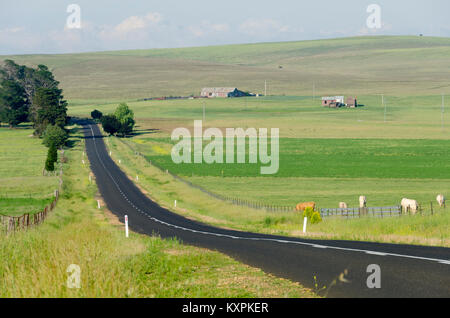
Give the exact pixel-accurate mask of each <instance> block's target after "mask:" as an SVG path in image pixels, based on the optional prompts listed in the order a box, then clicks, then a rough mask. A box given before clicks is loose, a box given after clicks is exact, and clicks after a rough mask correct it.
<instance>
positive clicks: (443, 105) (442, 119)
mask: <svg viewBox="0 0 450 318" xmlns="http://www.w3.org/2000/svg"><path fill="white" fill-rule="evenodd" d="M444 96H445V95H444V94H443V93H442V106H441V125H442V131H443V130H444V107H445V97H444Z"/></svg>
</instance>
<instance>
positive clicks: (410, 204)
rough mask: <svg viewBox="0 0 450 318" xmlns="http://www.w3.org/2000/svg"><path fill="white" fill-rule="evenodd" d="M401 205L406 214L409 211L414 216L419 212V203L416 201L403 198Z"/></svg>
mask: <svg viewBox="0 0 450 318" xmlns="http://www.w3.org/2000/svg"><path fill="white" fill-rule="evenodd" d="M401 205H402V210H403V212H405V213H406V212H408V211H409V212H411V213H412V214H416V213H417V211H418V210H419V203H417V201H416V200H411V199H406V198H403V199H402V202H401Z"/></svg>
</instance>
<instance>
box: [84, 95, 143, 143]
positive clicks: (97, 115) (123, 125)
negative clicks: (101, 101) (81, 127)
mask: <svg viewBox="0 0 450 318" xmlns="http://www.w3.org/2000/svg"><path fill="white" fill-rule="evenodd" d="M91 117H92V118H93V119H94V120H99V121H100V123H101V124H102V127H103V130H104V131H105V132H106V133H108V134H110V135H119V136H122V137H124V136H126V135H129V134H130V133H131V132H132V131H133V128H134V124H135V121H134V112H133V110H131V109H130V108H129V107H128V105H127V104H125V103H121V104H119V106H118V107H117V108H116V110H115V112H114V113H113V114H109V115H103V114H102V113H101V112H100V111H98V110H94V111H92V112H91Z"/></svg>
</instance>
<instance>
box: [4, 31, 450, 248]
mask: <svg viewBox="0 0 450 318" xmlns="http://www.w3.org/2000/svg"><path fill="white" fill-rule="evenodd" d="M449 53H450V39H447V38H429V37H357V38H345V39H335V40H320V41H303V42H285V43H262V44H249V45H230V46H217V47H199V48H182V49H154V50H136V51H120V52H99V53H84V54H66V55H32V56H14V57H10V58H13V59H15V60H16V61H17V62H18V63H26V64H28V65H35V64H38V63H44V64H47V65H49V66H50V67H51V68H52V69H53V70H54V72H55V74H56V77H57V79H58V80H60V81H61V86H62V88H63V89H64V92H65V96H66V98H68V100H69V106H70V107H69V113H70V115H73V116H89V114H90V112H91V111H92V110H93V109H95V108H96V109H99V110H100V111H102V112H104V113H111V112H113V110H114V109H115V107H117V105H118V103H119V102H120V101H126V102H127V103H128V105H129V106H130V107H131V108H132V109H133V110H134V112H135V115H136V120H137V126H136V131H135V134H134V135H133V136H132V137H131V138H128V139H127V140H126V142H127V143H128V144H129V145H130V146H131V147H132V149H135V150H137V151H140V152H141V153H143V154H144V155H145V156H146V158H147V159H148V160H150V161H152V162H154V163H157V164H159V165H160V166H162V167H163V168H164V169H168V170H170V171H171V172H173V173H176V174H179V175H181V176H183V177H184V178H186V179H188V180H190V181H191V182H193V183H195V184H198V185H201V186H203V187H205V188H207V189H209V190H211V191H213V192H217V193H220V194H223V195H228V196H233V197H239V198H241V199H246V200H252V201H258V202H262V203H265V204H275V205H295V204H296V203H298V202H302V201H316V202H317V204H318V205H319V206H320V207H327V208H332V207H337V206H338V203H339V202H341V201H345V202H347V203H348V204H349V206H356V205H357V204H358V197H359V196H360V195H365V196H367V199H368V204H369V206H392V205H398V204H399V203H400V200H401V199H402V198H403V197H409V198H413V199H416V200H418V201H419V202H420V204H421V205H422V206H423V207H424V209H429V207H430V202H434V204H435V205H436V202H435V198H436V195H437V194H439V193H442V194H444V195H445V196H446V197H450V182H449V181H450V173H449V171H450V170H449V169H448V168H449V167H448V166H449V162H450V150H449V147H448V146H449V143H450V117H449V113H450V110H449V108H448V100H449V97H448V95H450V81H449V78H448V73H449V71H450V60H449V59H448V56H449ZM280 66H282V67H281V68H280ZM265 80H267V81H268V95H269V96H267V97H252V98H250V97H249V98H239V99H214V100H211V99H209V100H200V99H193V100H189V99H186V100H166V101H140V99H143V98H147V97H158V96H170V95H173V96H179V95H189V94H194V95H198V94H199V93H200V90H201V88H202V87H205V86H236V87H238V88H239V89H241V90H245V91H251V92H254V93H263V91H264V81H265ZM313 86H314V87H315V90H314V91H313ZM381 94H383V95H384V100H385V101H386V107H384V105H382V102H381V101H382V96H381ZM442 94H445V95H446V102H445V103H446V104H445V108H444V112H442V108H441V102H442V96H441V95H442ZM323 95H346V96H357V97H358V102H359V103H360V104H363V107H360V108H357V109H328V108H323V107H322V106H321V105H320V104H321V102H320V97H321V96H323ZM314 97H315V98H314ZM204 108H205V110H206V112H205V122H204V123H203V126H204V129H206V128H209V127H217V128H220V129H222V130H223V131H224V129H225V128H228V127H242V128H244V129H245V128H248V127H254V128H279V130H280V138H281V139H280V169H279V172H278V173H277V174H276V175H271V176H262V175H260V174H259V173H258V171H259V167H260V165H249V164H245V165H239V164H233V165H217V164H215V165H206V164H202V165H194V164H191V165H185V164H183V165H175V164H173V162H172V161H171V158H170V151H171V147H172V145H173V143H172V142H171V141H170V135H171V133H172V131H173V129H175V128H177V127H186V128H188V129H189V130H190V131H191V132H192V129H193V122H194V120H200V119H202V118H203V109H204ZM111 147H116V148H114V149H115V150H116V153H115V154H113V157H114V156H115V158H116V159H122V160H123V161H124V162H125V163H126V164H125V165H124V166H123V168H124V169H129V170H127V172H129V173H130V175H131V176H132V175H133V174H135V173H139V174H144V175H145V174H150V175H146V176H145V178H144V176H143V178H144V179H142V182H143V185H146V186H147V187H148V189H149V192H150V193H151V194H152V197H153V198H154V199H155V200H159V201H160V202H162V203H164V204H167V205H169V204H171V201H172V202H173V199H177V200H179V201H178V202H182V203H183V204H185V206H186V209H185V211H179V212H180V213H185V214H186V215H188V216H190V217H193V218H198V219H200V220H202V221H205V222H209V223H215V224H218V225H222V226H228V227H240V228H246V229H252V230H262V231H266V230H267V231H269V232H270V231H282V232H284V233H287V234H292V233H293V231H294V228H295V227H298V224H296V223H295V222H297V221H298V220H296V221H295V222H294V221H293V220H294V217H290V216H282V217H285V219H284V220H285V221H286V220H287V221H286V222H285V221H283V222H284V223H286V224H284V225H283V222H272V221H270V220H268V221H266V219H267V217H269V218H272V216H267V215H264V214H258V213H257V212H255V213H254V214H252V213H253V212H250V211H241V210H240V209H239V208H237V207H234V206H231V207H230V206H228V205H226V204H224V203H222V202H213V201H209V199H207V198H201V199H200V196H199V195H198V193H196V192H195V191H194V192H191V191H190V190H188V189H184V188H183V185H175V184H174V185H171V186H168V188H167V189H165V190H164V191H163V190H161V191H158V190H155V189H153V190H152V191H150V189H152V188H151V187H154V186H158V187H163V186H164V184H165V183H164V182H166V181H167V180H166V181H156V180H157V179H158V178H157V177H156V175H155V174H157V173H158V172H157V171H156V170H146V169H147V167H146V165H147V164H148V163H147V162H145V161H133V160H134V159H133V158H132V157H128V156H129V154H127V153H126V152H127V151H130V150H129V149H128V148H127V147H123V146H121V145H119V144H117V143H114V144H113V145H111ZM161 178H162V177H161ZM163 179H164V178H163ZM144 181H145V182H144ZM159 182H162V184H160V183H159ZM200 201H201V202H200ZM213 206H214V207H215V210H214V211H212V209H213V208H212V207H213ZM230 209H235V210H234V211H233V212H229V211H230ZM217 211H222V212H221V213H223V215H221V214H220V213H218V212H217ZM442 212H443V213H446V212H445V211H442ZM244 214H245V215H244ZM446 215H448V213H446ZM282 217H281V216H280V218H282ZM291 221H292V222H291ZM333 222H334V221H326V222H323V223H322V224H323V225H321V227H320V228H319V227H317V228H316V229H317V232H320V233H322V234H323V235H325V236H326V235H329V234H330V233H335V234H336V235H340V234H339V233H341V234H342V237H343V238H352V235H351V232H349V229H350V230H354V231H355V233H354V234H355V235H357V233H359V234H358V235H359V238H361V234H365V233H366V234H368V233H370V235H372V237H368V238H367V239H374V237H375V239H377V237H378V238H379V239H381V236H382V235H385V234H386V235H402V236H412V237H421V238H424V237H425V238H427V239H428V238H429V239H436V240H438V242H437V244H441V245H442V244H444V245H445V244H448V241H446V240H448V235H449V230H448V229H449V223H448V217H443V219H439V220H438V221H436V220H435V219H433V221H430V222H427V221H423V222H424V224H428V226H427V227H426V229H423V228H421V227H420V226H419V227H417V226H415V225H414V224H416V223H415V222H417V220H413V221H411V223H408V222H407V221H401V222H403V226H402V229H400V226H399V228H398V229H396V228H395V224H396V222H400V221H395V220H391V221H379V220H377V221H372V222H373V224H372V226H371V228H377V227H376V226H375V225H376V224H382V223H380V222H390V223H389V224H386V227H383V226H381V227H380V228H377V230H375V231H374V232H371V229H369V228H367V223H364V222H360V221H348V223H345V225H342V224H341V225H339V224H340V223H333ZM358 222H359V223H358ZM252 223H253V224H252ZM419 223H420V222H419ZM336 224H337V225H336ZM383 224H384V223H383ZM266 225H269V226H268V227H267V228H265V226H266ZM335 225H336V226H335ZM399 225H400V223H399ZM408 226H409V228H408ZM405 227H406V229H405ZM339 229H341V231H339ZM421 231H422V232H423V235H421V234H420V233H421ZM344 232H345V234H344ZM389 239H391V238H389ZM419 241H420V240H419ZM433 242H434V241H433ZM419 243H420V242H419ZM428 243H429V242H428Z"/></svg>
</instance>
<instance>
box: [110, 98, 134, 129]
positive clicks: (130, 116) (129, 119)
mask: <svg viewBox="0 0 450 318" xmlns="http://www.w3.org/2000/svg"><path fill="white" fill-rule="evenodd" d="M114 116H115V117H116V118H117V120H118V121H119V122H120V127H119V130H118V133H119V134H120V135H122V136H125V135H127V134H129V133H131V132H132V131H133V127H134V124H135V121H134V112H133V111H132V110H131V109H130V108H129V107H128V105H127V104H125V103H120V104H119V106H118V107H117V108H116V111H115V112H114Z"/></svg>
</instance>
